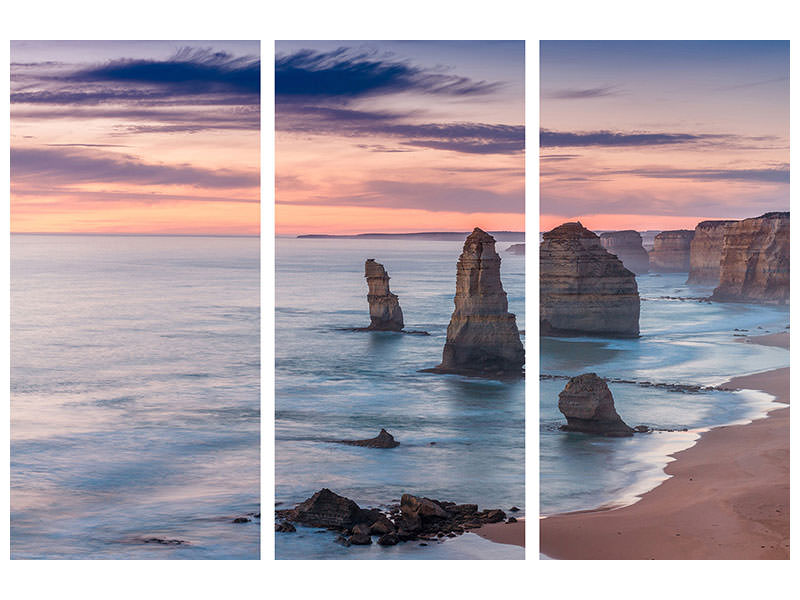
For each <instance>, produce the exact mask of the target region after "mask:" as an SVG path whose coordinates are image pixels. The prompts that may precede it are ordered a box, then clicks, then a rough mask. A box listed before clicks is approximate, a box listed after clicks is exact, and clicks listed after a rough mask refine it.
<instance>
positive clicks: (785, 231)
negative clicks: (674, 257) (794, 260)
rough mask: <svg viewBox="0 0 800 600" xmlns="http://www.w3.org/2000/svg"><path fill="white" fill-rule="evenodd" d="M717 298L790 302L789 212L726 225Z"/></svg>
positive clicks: (733, 300) (759, 301)
mask: <svg viewBox="0 0 800 600" xmlns="http://www.w3.org/2000/svg"><path fill="white" fill-rule="evenodd" d="M719 271H720V273H719V286H718V287H717V288H716V289H715V290H714V293H713V294H712V295H711V300H713V301H716V302H756V303H763V304H787V303H788V302H789V213H788V212H771V213H766V214H764V215H762V216H760V217H756V218H754V219H744V220H742V221H737V222H734V223H732V224H730V225H727V226H726V227H725V233H724V238H723V244H722V257H721V259H720V268H719Z"/></svg>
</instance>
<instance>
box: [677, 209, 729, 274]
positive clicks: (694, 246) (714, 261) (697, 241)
mask: <svg viewBox="0 0 800 600" xmlns="http://www.w3.org/2000/svg"><path fill="white" fill-rule="evenodd" d="M733 223H736V221H702V222H700V223H698V224H697V227H695V228H694V236H693V237H692V241H691V244H690V245H689V279H688V280H687V281H686V283H687V284H690V285H708V286H716V285H718V284H719V266H720V263H721V262H722V244H723V239H724V237H725V228H726V227H728V225H732V224H733Z"/></svg>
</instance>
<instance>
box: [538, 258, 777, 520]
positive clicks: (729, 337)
mask: <svg viewBox="0 0 800 600" xmlns="http://www.w3.org/2000/svg"><path fill="white" fill-rule="evenodd" d="M686 278H687V274H686V273H676V274H646V275H640V276H638V277H637V278H636V279H637V283H638V286H639V294H640V297H641V299H642V302H641V317H640V321H639V322H640V337H639V338H638V339H628V340H623V339H609V338H605V339H604V338H588V337H587V338H555V337H543V338H542V339H541V342H540V354H541V373H542V374H544V375H556V376H574V375H579V374H581V373H587V372H595V373H597V374H598V375H600V376H601V377H608V378H617V379H623V380H628V381H635V382H636V383H610V384H609V388H610V389H611V392H612V394H613V396H614V403H615V406H616V409H617V412H618V413H619V414H620V416H621V417H622V419H623V420H624V421H625V422H626V423H627V424H628V425H630V426H631V427H634V426H636V425H640V424H641V425H647V426H649V427H652V428H657V429H664V430H669V429H671V430H674V431H654V432H652V433H648V434H636V435H634V436H633V437H630V438H603V437H598V436H591V435H585V434H581V433H568V432H563V431H560V430H559V429H558V427H559V425H561V424H563V423H565V422H566V420H565V419H564V417H563V415H562V414H561V413H560V412H559V411H558V393H559V392H560V391H561V390H563V389H564V386H565V385H566V380H564V379H542V380H541V381H540V383H539V389H540V423H539V433H540V442H539V443H540V502H541V507H540V510H541V514H542V515H548V514H554V513H560V512H566V511H573V510H584V509H591V508H597V507H600V506H606V505H609V506H620V505H624V504H629V503H631V502H634V501H636V499H637V497H638V495H640V494H642V493H644V492H646V491H647V490H649V489H652V488H653V487H655V486H656V485H657V484H658V483H660V482H661V481H663V480H664V479H665V478H666V475H665V473H664V472H663V468H664V466H666V464H667V463H668V462H669V461H670V460H672V459H670V458H669V457H668V455H669V454H671V453H673V452H677V451H679V450H682V449H685V448H688V447H690V446H692V445H693V444H694V443H695V442H696V440H697V439H698V438H699V435H700V433H701V432H702V431H704V430H706V429H707V428H710V427H715V426H719V425H726V424H732V423H747V422H749V421H751V420H753V419H756V418H760V417H763V416H764V415H765V413H766V411H767V410H768V409H770V408H773V407H774V406H776V405H775V404H774V403H773V398H772V396H770V395H769V394H765V393H763V392H758V391H752V390H742V391H738V392H723V391H701V392H698V393H687V392H679V391H669V390H667V389H664V388H660V387H653V386H652V385H650V386H648V385H644V386H643V385H640V384H642V383H645V384H647V383H649V384H660V383H665V384H684V385H700V386H716V385H719V384H721V383H724V382H725V381H727V380H729V379H730V378H731V377H736V376H740V375H747V374H751V373H757V372H762V371H767V370H770V369H776V368H780V367H787V366H789V352H787V351H786V350H784V349H781V348H774V347H767V346H761V345H757V344H751V343H742V341H743V340H744V337H743V336H748V335H762V334H767V333H777V332H784V331H788V329H787V327H788V325H789V309H788V307H776V306H759V305H753V304H726V303H712V304H709V303H706V302H699V301H698V298H700V297H707V296H709V295H710V294H711V292H712V288H706V287H697V286H687V285H686V284H685V281H686ZM681 298H682V299H681ZM684 429H685V430H686V431H683V430H684Z"/></svg>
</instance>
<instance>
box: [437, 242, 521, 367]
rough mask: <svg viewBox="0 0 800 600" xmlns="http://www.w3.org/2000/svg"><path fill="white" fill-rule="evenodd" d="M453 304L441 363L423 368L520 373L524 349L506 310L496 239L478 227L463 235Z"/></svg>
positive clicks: (512, 317)
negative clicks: (465, 235) (453, 307)
mask: <svg viewBox="0 0 800 600" xmlns="http://www.w3.org/2000/svg"><path fill="white" fill-rule="evenodd" d="M454 303H455V310H454V311H453V314H452V316H451V317H450V324H449V325H448V326H447V339H446V341H445V345H444V350H443V351H442V362H441V364H439V365H438V366H437V367H434V368H432V369H426V370H425V371H427V372H433V373H458V374H464V375H477V376H489V377H497V378H502V377H509V376H510V377H514V376H519V375H521V374H522V369H523V365H524V364H525V349H524V348H523V346H522V341H521V340H520V335H519V329H518V328H517V319H516V316H515V315H514V314H512V313H510V312H508V298H507V296H506V292H505V290H503V284H502V282H501V281H500V256H499V255H498V254H497V251H496V250H495V239H494V238H493V237H492V236H491V235H489V234H488V233H486V232H485V231H483V230H481V229H480V228H478V227H476V228H475V229H474V230H473V232H472V233H471V234H470V235H469V236H468V237H467V239H466V241H465V242H464V248H463V251H462V252H461V256H460V257H459V259H458V266H457V270H456V294H455V298H454Z"/></svg>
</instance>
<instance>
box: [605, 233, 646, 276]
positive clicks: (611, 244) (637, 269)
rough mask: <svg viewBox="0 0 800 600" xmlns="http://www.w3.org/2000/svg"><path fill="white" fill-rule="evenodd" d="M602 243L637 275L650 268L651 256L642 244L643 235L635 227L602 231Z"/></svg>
mask: <svg viewBox="0 0 800 600" xmlns="http://www.w3.org/2000/svg"><path fill="white" fill-rule="evenodd" d="M600 244H601V245H602V246H603V248H605V249H606V250H607V251H608V252H610V253H611V254H613V255H615V256H616V257H617V258H618V259H620V260H621V261H622V264H623V265H625V268H626V269H628V270H629V271H632V272H634V273H636V274H637V275H639V274H641V273H647V271H648V269H649V268H650V257H649V256H648V254H647V250H645V249H644V247H643V246H642V236H641V235H639V232H637V231H634V230H633V229H626V230H624V231H607V232H606V233H601V234H600Z"/></svg>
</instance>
